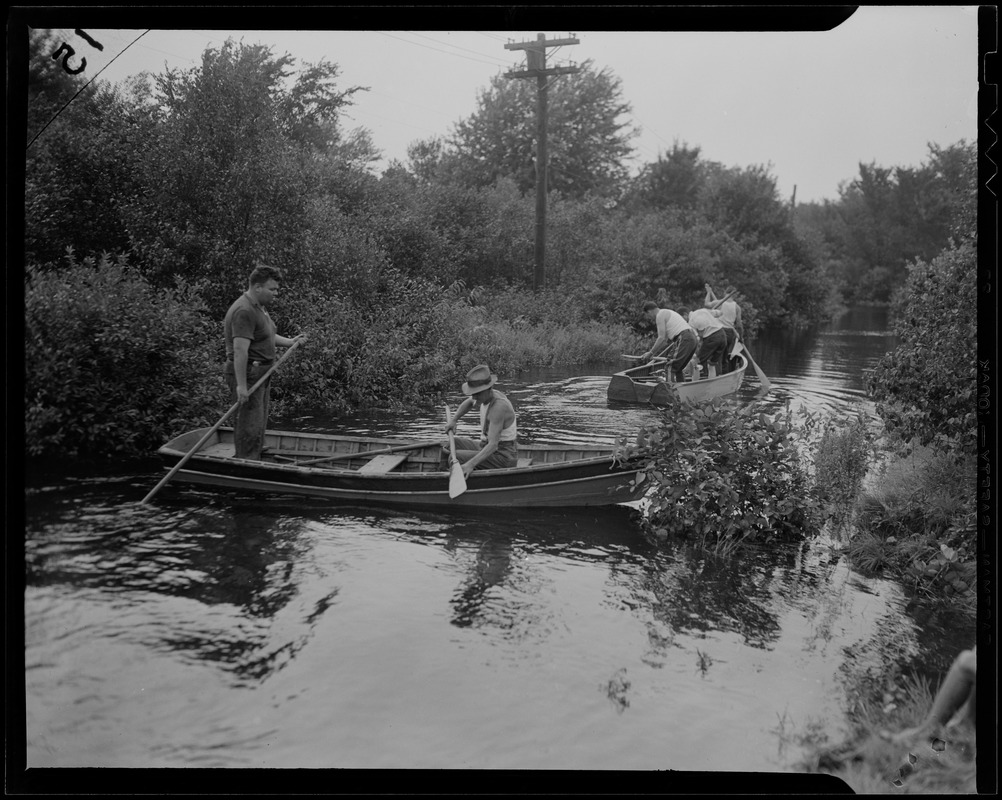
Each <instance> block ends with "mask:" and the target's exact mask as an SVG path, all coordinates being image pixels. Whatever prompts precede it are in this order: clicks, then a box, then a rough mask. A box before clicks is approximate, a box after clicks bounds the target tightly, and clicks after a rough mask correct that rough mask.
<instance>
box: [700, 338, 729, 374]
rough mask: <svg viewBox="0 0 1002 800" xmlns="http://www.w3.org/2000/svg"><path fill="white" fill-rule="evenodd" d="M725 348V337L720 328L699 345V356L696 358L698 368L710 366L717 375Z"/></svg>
mask: <svg viewBox="0 0 1002 800" xmlns="http://www.w3.org/2000/svg"><path fill="white" fill-rule="evenodd" d="M726 348H727V335H726V334H725V333H724V329H723V328H721V329H720V330H719V331H714V332H713V333H711V334H710V335H709V336H707V337H706V338H705V339H703V341H702V342H701V343H700V345H699V355H698V356H697V358H698V359H699V366H700V367H705V366H706V365H707V364H712V365H713V366H714V367H716V369H717V372H718V373H719V372H720V364H721V362H722V361H723V358H724V351H725V350H726Z"/></svg>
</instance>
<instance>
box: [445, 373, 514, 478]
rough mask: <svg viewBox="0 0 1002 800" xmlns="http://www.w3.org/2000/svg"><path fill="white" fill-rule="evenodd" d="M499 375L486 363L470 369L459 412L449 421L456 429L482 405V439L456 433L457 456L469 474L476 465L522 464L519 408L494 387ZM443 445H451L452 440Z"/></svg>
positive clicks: (457, 410)
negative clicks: (464, 417)
mask: <svg viewBox="0 0 1002 800" xmlns="http://www.w3.org/2000/svg"><path fill="white" fill-rule="evenodd" d="M497 379H498V376H497V375H492V374H491V369H490V367H488V366H487V365H486V364H480V365H479V366H476V367H474V368H473V369H471V370H470V371H469V372H468V373H466V382H465V383H464V384H463V394H465V395H467V397H466V399H465V400H463V402H462V403H460V404H459V408H457V409H456V413H455V415H454V416H453V417H452V419H450V420H449V421H448V422H447V423H446V425H445V432H446V434H447V435H448V433H449V431H450V430H451V431H455V430H456V423H457V422H459V418H460V417H462V416H463V414H465V413H466V412H467V411H469V410H470V409H471V408H473V407H474V406H476V407H478V408H479V409H480V440H479V441H476V440H475V439H467V438H463V437H459V436H457V437H455V443H456V460H457V461H459V463H460V464H462V465H463V475H464V476H466V477H467V478H468V477H470V473H471V472H473V470H475V469H478V468H480V469H504V468H506V467H515V466H518V426H517V423H516V420H515V409H514V408H512V405H511V402H510V401H509V400H508V398H507V397H505V395H504V394H502V393H501V392H499V391H498V390H497V389H494V388H493V386H494V384H495V383H497ZM442 448H443V449H445V450H448V449H449V443H448V441H446V442H444V443H443V445H442Z"/></svg>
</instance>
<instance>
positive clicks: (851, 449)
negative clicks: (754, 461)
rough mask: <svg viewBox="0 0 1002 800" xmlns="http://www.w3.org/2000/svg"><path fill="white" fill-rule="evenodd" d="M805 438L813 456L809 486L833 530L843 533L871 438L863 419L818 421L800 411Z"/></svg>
mask: <svg viewBox="0 0 1002 800" xmlns="http://www.w3.org/2000/svg"><path fill="white" fill-rule="evenodd" d="M803 427H804V432H805V438H806V439H807V440H808V441H809V442H810V443H811V444H810V450H811V451H812V453H813V467H814V469H813V485H814V491H815V493H816V495H817V498H818V500H819V501H820V503H821V504H822V507H823V509H824V515H825V517H826V518H827V519H830V520H831V521H832V522H833V523H834V525H835V530H837V531H840V530H846V529H848V528H849V526H850V524H851V523H852V519H853V509H854V507H855V504H856V500H857V498H858V496H859V492H860V489H861V488H862V486H863V480H864V478H866V475H867V473H868V471H869V469H870V465H871V463H873V461H874V457H875V450H874V436H873V433H872V432H871V430H870V426H869V424H868V421H867V418H866V416H865V415H864V414H863V413H862V412H861V411H860V412H857V414H856V416H855V418H852V419H844V418H842V417H841V416H836V415H833V414H829V415H828V416H827V417H824V418H821V417H819V416H817V415H814V414H812V413H810V412H806V411H805V412H804V420H803Z"/></svg>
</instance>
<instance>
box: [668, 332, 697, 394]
mask: <svg viewBox="0 0 1002 800" xmlns="http://www.w3.org/2000/svg"><path fill="white" fill-rule="evenodd" d="M675 339H676V342H677V344H676V347H675V357H674V358H673V359H672V360H671V361H670V362H669V363H668V368H669V369H670V370H671V379H672V380H673V381H675V383H682V381H684V380H685V375H684V374H683V373H682V370H683V369H685V365H686V364H688V363H689V361H690V360H691V359H692V354H693V353H695V352H696V347H697V345H698V343H699V342H698V340H697V339H696V334H695V333H693V332H692V331H682V332H681V333H680V334H679V335H678V336H676V337H675Z"/></svg>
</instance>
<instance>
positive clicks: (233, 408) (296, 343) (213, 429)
mask: <svg viewBox="0 0 1002 800" xmlns="http://www.w3.org/2000/svg"><path fill="white" fill-rule="evenodd" d="M302 341H303V340H302V339H297V340H296V341H294V342H293V343H292V346H291V347H290V348H289V349H288V350H286V351H285V353H283V354H282V357H281V358H280V359H278V361H276V362H275V363H274V364H272V365H271V367H270V368H269V370H268V371H267V372H266V373H264V375H262V376H261V377H260V378H258V379H257V382H256V383H255V384H254V385H253V386H251V388H250V390H249V391H248V392H247V395H248V396H250V395H252V394H254V392H255V391H256V390H257V388H258V387H259V386H261V384H262V383H264V382H265V381H266V380H268V377H269V376H270V375H271V373H273V372H274V371H275V370H276V369H278V365H279V364H281V363H282V362H283V361H285V359H287V358H288V357H289V356H290V355H292V351H293V350H295V349H296V348H297V347H299V343H300V342H302ZM238 408H240V401H239V400H238V401H237V402H236V403H234V404H233V405H232V406H230V410H229V411H227V412H226V413H225V414H223V416H221V417H220V418H219V422H217V423H216V424H215V425H213V426H212V427H211V428H209V430H208V431H206V432H205V435H204V436H202V438H201V439H199V440H198V442H197V443H196V444H195V446H194V447H193V448H191V450H189V451H188V452H187V454H185V456H184V457H183V458H182V459H181V460H180V461H178V462H177V463H176V464H175V465H174V466H173V467H172V468H171V470H170V472H168V473H167V474H166V475H164V477H163V480H161V481H160V483H158V484H157V485H156V486H154V487H153V489H152V491H151V492H150V493H149V494H148V495H146V497H144V498H143V499H142V500H140V501H139V504H140V505H143V504H145V503H148V502H149V501H150V499H151V498H152V497H153V495H155V494H156V493H157V492H159V491H160V490H161V489H162V488H163V486H164V485H165V484H166V483H167V481H169V480H170V479H171V478H173V477H174V475H176V474H177V472H178V471H179V470H180V469H181V467H183V466H184V465H185V464H186V463H187V461H188V459H189V458H191V457H192V456H193V455H195V453H197V452H198V451H199V450H200V449H201V448H202V445H203V444H205V443H206V442H207V441H209V437H210V436H212V434H214V433H215V432H216V431H217V430H219V426H220V425H222V424H223V422H225V421H226V420H227V419H228V418H229V416H230V414H232V413H233V412H234V411H236V410H237V409H238Z"/></svg>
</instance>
